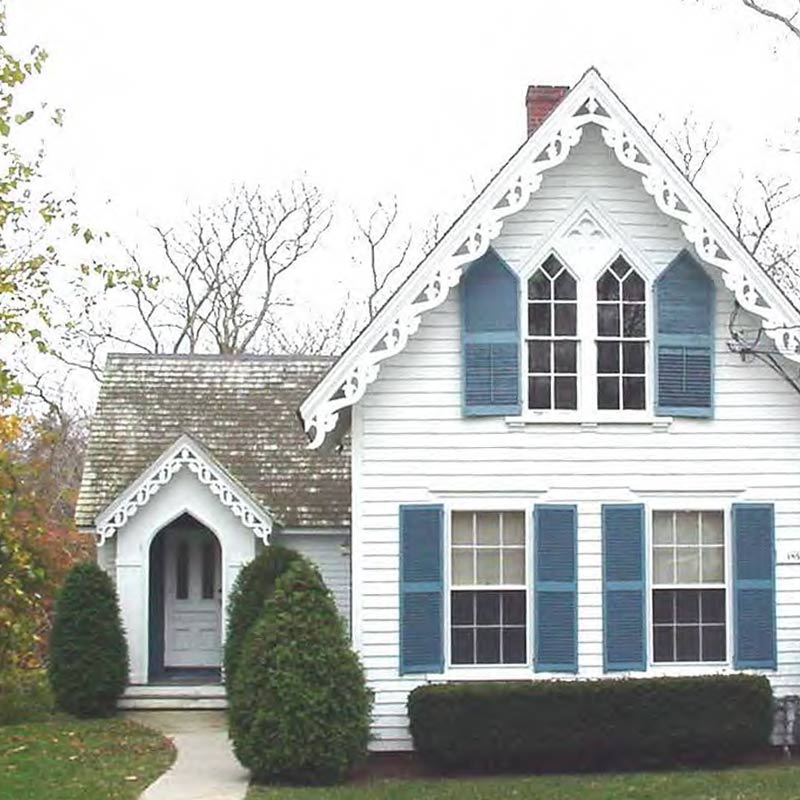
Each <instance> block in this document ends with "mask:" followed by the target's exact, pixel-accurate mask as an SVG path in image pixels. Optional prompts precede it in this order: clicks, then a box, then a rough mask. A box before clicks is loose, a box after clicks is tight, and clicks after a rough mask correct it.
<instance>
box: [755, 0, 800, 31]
mask: <svg viewBox="0 0 800 800" xmlns="http://www.w3.org/2000/svg"><path fill="white" fill-rule="evenodd" d="M742 3H743V4H744V5H745V6H747V7H748V8H750V9H752V10H753V11H755V12H756V13H757V14H761V16H763V17H767V18H768V19H771V20H774V21H775V22H778V23H780V24H781V25H783V26H784V27H785V28H786V29H787V30H788V31H789V32H790V33H791V34H792V35H793V36H796V37H797V38H798V39H800V26H799V25H798V24H797V22H796V20H797V19H798V17H799V16H800V8H798V10H797V11H795V12H794V13H793V14H787V13H783V12H779V11H776V10H774V9H772V8H769V7H767V6H765V5H761V4H760V3H757V2H755V0H742Z"/></svg>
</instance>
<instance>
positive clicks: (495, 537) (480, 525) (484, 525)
mask: <svg viewBox="0 0 800 800" xmlns="http://www.w3.org/2000/svg"><path fill="white" fill-rule="evenodd" d="M475 516H476V522H477V530H478V544H500V514H499V513H498V512H497V511H479V512H478V513H477V514H476V515H475Z"/></svg>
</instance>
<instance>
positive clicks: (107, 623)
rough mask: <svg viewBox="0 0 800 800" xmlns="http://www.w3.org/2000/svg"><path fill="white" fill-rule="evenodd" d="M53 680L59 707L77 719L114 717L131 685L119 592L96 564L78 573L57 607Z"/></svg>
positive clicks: (52, 643) (52, 638) (82, 566)
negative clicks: (129, 684) (119, 703)
mask: <svg viewBox="0 0 800 800" xmlns="http://www.w3.org/2000/svg"><path fill="white" fill-rule="evenodd" d="M48 676H49V678H50V685H51V686H52V687H53V693H54V694H55V698H56V703H57V705H58V707H59V708H61V709H62V710H64V711H66V712H68V713H70V714H74V715H75V716H77V717H107V716H110V715H111V714H113V713H114V712H115V711H116V707H117V700H118V699H119V697H120V695H121V694H122V692H123V691H124V689H125V685H126V683H127V682H128V645H127V642H126V641H125V634H124V633H123V630H122V622H121V620H120V614H119V602H118V600H117V592H116V590H115V589H114V584H113V583H112V582H111V578H109V576H108V575H107V574H106V573H105V572H104V571H103V570H102V569H100V567H99V566H97V564H95V563H93V562H90V561H87V562H85V563H83V564H78V565H77V566H75V567H73V568H72V570H71V571H70V572H69V574H68V575H67V579H66V580H65V581H64V586H63V587H62V589H61V592H60V594H59V596H58V600H57V601H56V609H55V620H54V622H53V632H52V634H51V636H50V663H49V665H48Z"/></svg>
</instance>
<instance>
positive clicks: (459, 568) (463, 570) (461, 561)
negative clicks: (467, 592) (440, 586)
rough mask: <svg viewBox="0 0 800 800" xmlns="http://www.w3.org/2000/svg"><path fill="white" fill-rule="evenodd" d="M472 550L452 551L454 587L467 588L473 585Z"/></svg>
mask: <svg viewBox="0 0 800 800" xmlns="http://www.w3.org/2000/svg"><path fill="white" fill-rule="evenodd" d="M474 552H475V551H474V550H472V549H471V548H470V549H463V550H462V549H458V550H455V549H454V550H453V584H454V585H456V586H468V585H470V584H472V583H475V575H474V573H473V563H472V558H473V554H474Z"/></svg>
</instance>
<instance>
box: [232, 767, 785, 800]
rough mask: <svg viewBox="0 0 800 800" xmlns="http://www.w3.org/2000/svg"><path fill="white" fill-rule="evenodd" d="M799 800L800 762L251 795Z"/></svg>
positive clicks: (411, 799)
mask: <svg viewBox="0 0 800 800" xmlns="http://www.w3.org/2000/svg"><path fill="white" fill-rule="evenodd" d="M279 798H280V800H507V798H519V800H523V799H527V798H530V799H531V800H794V799H795V798H800V762H798V763H797V765H795V764H794V762H789V763H786V764H782V763H780V764H774V765H768V766H763V767H755V768H753V767H751V768H739V769H730V770H722V771H702V770H692V771H689V770H686V771H682V772H654V773H631V774H628V775H588V776H587V775H583V776H578V775H557V776H554V775H549V776H543V777H511V778H474V779H471V780H469V779H468V780H463V779H460V780H446V779H442V780H438V781H431V780H421V781H417V780H414V781H411V780H409V781H389V780H386V781H375V782H373V783H364V784H358V785H350V786H345V787H338V788H333V789H287V788H285V787H276V788H274V789H270V788H267V787H263V786H258V787H256V786H253V787H251V789H250V792H249V793H248V795H247V800H279Z"/></svg>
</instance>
